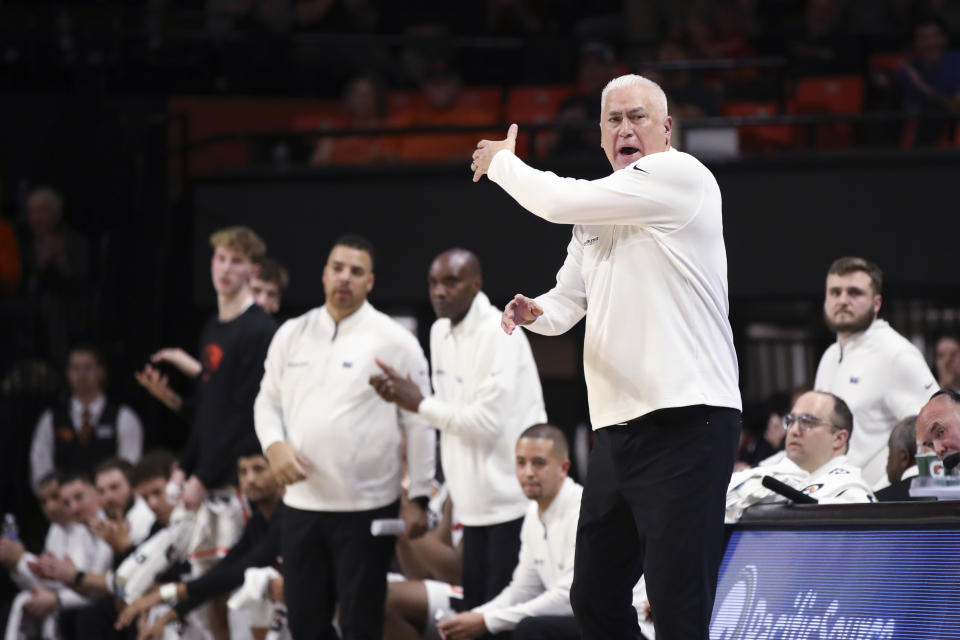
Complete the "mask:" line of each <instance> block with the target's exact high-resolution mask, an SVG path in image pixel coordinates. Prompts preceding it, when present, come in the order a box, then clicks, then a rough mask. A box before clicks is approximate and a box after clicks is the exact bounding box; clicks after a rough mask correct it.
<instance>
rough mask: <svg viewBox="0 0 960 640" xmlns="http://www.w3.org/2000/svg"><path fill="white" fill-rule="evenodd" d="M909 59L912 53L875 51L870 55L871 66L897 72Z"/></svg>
mask: <svg viewBox="0 0 960 640" xmlns="http://www.w3.org/2000/svg"><path fill="white" fill-rule="evenodd" d="M909 59H910V54H908V53H901V52H894V53H875V54H873V55H872V56H870V67H871V68H873V69H883V70H885V71H890V72H891V73H895V72H897V71H899V70H900V67H901V66H903V63H904V62H906V61H907V60H909Z"/></svg>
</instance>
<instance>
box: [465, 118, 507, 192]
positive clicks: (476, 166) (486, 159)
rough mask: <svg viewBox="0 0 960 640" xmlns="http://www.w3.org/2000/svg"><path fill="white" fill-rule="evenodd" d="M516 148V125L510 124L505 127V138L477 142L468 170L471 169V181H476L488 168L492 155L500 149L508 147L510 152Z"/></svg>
mask: <svg viewBox="0 0 960 640" xmlns="http://www.w3.org/2000/svg"><path fill="white" fill-rule="evenodd" d="M516 148H517V125H515V124H512V125H510V128H509V129H507V139H506V140H499V141H497V142H494V141H492V140H481V141H480V142H478V143H477V150H476V151H474V152H473V162H472V163H471V164H470V170H471V171H473V181H474V182H476V181H477V180H479V179H480V176H482V175H483V174H485V173H486V172H487V169H489V168H490V162H491V161H492V160H493V156H495V155H497V152H498V151H500V150H501V149H509V150H510V151H511V152H513V151H515V150H516Z"/></svg>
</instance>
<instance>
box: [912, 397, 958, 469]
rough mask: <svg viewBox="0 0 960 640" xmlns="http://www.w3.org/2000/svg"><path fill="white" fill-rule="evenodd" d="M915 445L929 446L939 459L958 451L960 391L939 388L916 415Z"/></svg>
mask: <svg viewBox="0 0 960 640" xmlns="http://www.w3.org/2000/svg"><path fill="white" fill-rule="evenodd" d="M917 445H918V446H920V445H923V446H925V447H931V448H933V450H934V451H936V452H937V457H939V458H940V459H941V460H943V459H944V458H946V457H947V456H949V455H951V454H954V453H958V452H960V392H957V391H954V390H953V389H940V390H938V391H937V392H936V393H934V394H933V397H932V398H930V400H929V401H928V402H927V404H925V405H923V409H921V410H920V415H918V416H917Z"/></svg>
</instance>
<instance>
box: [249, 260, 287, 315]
mask: <svg viewBox="0 0 960 640" xmlns="http://www.w3.org/2000/svg"><path fill="white" fill-rule="evenodd" d="M289 284H290V276H289V274H287V269H286V267H284V266H283V265H282V264H280V263H279V262H277V261H276V260H274V259H273V258H264V259H263V262H261V263H260V268H259V269H257V273H256V275H254V276H253V277H252V278H251V279H250V291H251V292H252V293H253V301H254V302H255V303H257V304H258V305H260V307H261V308H263V310H264V311H266V312H267V313H269V314H271V315H276V314H277V313H279V311H280V304H281V303H282V302H283V294H284V292H285V291H286V290H287V286H289Z"/></svg>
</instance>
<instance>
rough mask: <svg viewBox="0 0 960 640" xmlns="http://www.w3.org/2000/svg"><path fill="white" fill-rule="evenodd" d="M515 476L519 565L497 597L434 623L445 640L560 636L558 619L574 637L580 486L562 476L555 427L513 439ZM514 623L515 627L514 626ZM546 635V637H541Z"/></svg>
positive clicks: (564, 461) (564, 463)
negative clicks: (507, 634) (509, 634)
mask: <svg viewBox="0 0 960 640" xmlns="http://www.w3.org/2000/svg"><path fill="white" fill-rule="evenodd" d="M515 447H516V465H515V468H516V470H515V474H516V479H517V481H519V483H520V486H521V487H522V488H523V493H524V494H525V495H526V497H527V498H528V499H529V500H532V501H533V502H530V503H529V506H528V507H527V512H526V514H525V515H524V517H523V527H522V529H521V533H520V538H521V543H520V561H519V564H517V568H516V569H515V570H514V572H513V578H512V579H511V580H510V583H509V584H508V585H507V586H506V588H504V589H503V590H502V591H501V592H500V593H499V594H498V595H496V596H495V597H494V598H492V599H490V600H489V601H487V602H484V603H482V604H481V605H479V606H474V607H473V608H472V610H471V611H467V612H464V613H461V614H459V615H457V616H454V617H453V618H451V619H449V620H443V621H441V622H438V623H437V628H438V629H439V630H440V632H441V633H442V634H443V636H444V637H445V638H449V639H450V640H470V639H471V638H477V637H479V636H481V635H483V634H485V633H488V632H489V633H500V632H502V631H511V630H514V632H513V638H514V640H521V639H522V638H530V637H541V636H540V635H538V634H540V633H543V632H544V631H545V630H547V629H552V630H553V633H550V635H549V637H551V638H555V639H556V638H559V637H565V636H562V635H561V633H559V629H557V628H555V627H554V625H556V621H553V620H539V619H538V618H541V617H543V616H554V617H556V616H562V617H564V618H565V619H566V620H567V621H568V624H567V625H566V626H567V627H568V628H569V627H570V626H571V625H572V629H571V631H572V632H573V633H572V636H571V637H574V638H579V630H578V628H577V625H576V622H575V620H574V618H573V609H571V607H570V584H571V583H572V582H573V560H574V552H575V549H576V540H577V518H578V516H579V514H580V496H581V495H582V493H583V487H581V486H580V485H579V484H577V483H576V482H574V481H573V480H571V479H570V478H569V477H567V470H568V469H569V468H570V459H569V455H568V446H567V440H566V438H565V437H564V435H563V432H562V431H560V429H558V428H557V427H555V426H553V425H549V424H538V425H534V426H531V427H530V428H528V429H526V430H525V431H524V432H523V433H522V434H521V435H520V438H519V439H518V440H517V443H516V445H515ZM518 625H519V626H518ZM544 637H546V636H544Z"/></svg>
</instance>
